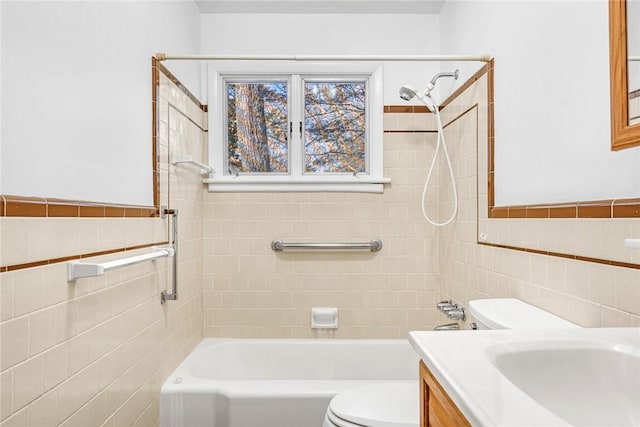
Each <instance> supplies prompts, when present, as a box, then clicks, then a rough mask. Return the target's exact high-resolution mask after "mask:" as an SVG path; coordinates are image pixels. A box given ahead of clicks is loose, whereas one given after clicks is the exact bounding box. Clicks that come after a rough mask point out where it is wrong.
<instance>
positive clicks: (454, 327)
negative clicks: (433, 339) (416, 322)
mask: <svg viewBox="0 0 640 427" xmlns="http://www.w3.org/2000/svg"><path fill="white" fill-rule="evenodd" d="M433 330H434V331H459V330H460V325H458V324H457V323H445V324H444V325H438V326H436V327H435V328H433Z"/></svg>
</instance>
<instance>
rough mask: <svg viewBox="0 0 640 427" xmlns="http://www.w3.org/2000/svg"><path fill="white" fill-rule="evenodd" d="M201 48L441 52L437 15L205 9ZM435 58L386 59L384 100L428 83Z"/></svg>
mask: <svg viewBox="0 0 640 427" xmlns="http://www.w3.org/2000/svg"><path fill="white" fill-rule="evenodd" d="M201 22H202V44H201V45H202V52H203V53H212V54H247V55H259V54H263V55H268V54H281V55H294V54H308V55H312V54H318V55H350V54H352V55H367V54H371V55H373V54H378V55H385V54H388V55H392V54H398V55H401V54H437V53H438V49H439V48H438V45H439V44H438V37H439V36H438V34H439V30H438V27H439V25H438V16H437V15H426V14H424V15H401V14H400V15H387V14H361V15H348V14H344V15H341V14H326V15H325V14H315V15H305V14H203V15H202V21H201ZM439 69H440V66H439V65H438V64H437V63H386V64H385V68H384V72H385V100H384V102H385V104H387V105H388V104H393V105H398V104H400V105H402V104H404V103H405V101H402V100H401V99H400V98H399V97H398V89H399V87H400V86H401V85H403V84H406V83H410V84H412V85H414V86H416V87H420V88H422V87H425V86H426V84H427V83H428V81H429V80H431V77H432V76H433V74H435V73H436V72H438V70H439Z"/></svg>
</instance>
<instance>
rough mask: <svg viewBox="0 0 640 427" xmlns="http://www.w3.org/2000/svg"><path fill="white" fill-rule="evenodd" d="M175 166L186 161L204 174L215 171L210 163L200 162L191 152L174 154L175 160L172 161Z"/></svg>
mask: <svg viewBox="0 0 640 427" xmlns="http://www.w3.org/2000/svg"><path fill="white" fill-rule="evenodd" d="M171 163H172V164H173V165H174V166H175V165H179V164H181V163H186V164H189V165H192V166H196V167H197V168H199V169H200V173H201V174H202V175H207V174H210V173H213V168H212V167H211V166H209V165H205V164H204V163H200V162H199V161H197V160H193V156H192V155H191V154H174V155H173V161H172V162H171Z"/></svg>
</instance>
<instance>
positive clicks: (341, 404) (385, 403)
mask: <svg viewBox="0 0 640 427" xmlns="http://www.w3.org/2000/svg"><path fill="white" fill-rule="evenodd" d="M469 313H470V314H471V316H472V317H473V318H474V319H475V322H474V323H475V324H476V327H477V329H480V330H482V329H572V328H579V326H578V325H575V324H573V323H571V322H569V321H567V320H564V319H562V318H560V317H558V316H555V315H553V314H551V313H548V312H546V311H544V310H541V309H539V308H537V307H534V306H532V305H529V304H527V303H525V302H523V301H520V300H518V299H515V298H491V299H480V300H474V301H469ZM443 333H455V332H443ZM416 370H417V367H416ZM418 399H419V390H418V384H417V383H415V382H395V383H392V382H389V383H380V384H373V385H366V386H362V387H357V388H353V389H351V390H347V391H345V392H342V393H340V394H338V395H336V396H335V397H334V398H333V399H331V402H329V407H328V408H327V413H326V415H325V417H324V422H323V424H322V427H418V425H419V423H420V404H419V402H418Z"/></svg>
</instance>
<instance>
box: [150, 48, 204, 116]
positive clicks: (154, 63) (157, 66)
mask: <svg viewBox="0 0 640 427" xmlns="http://www.w3.org/2000/svg"><path fill="white" fill-rule="evenodd" d="M151 64H152V65H151V66H152V67H153V68H155V69H157V70H158V71H159V72H161V73H162V74H164V75H165V76H166V77H167V78H168V79H169V80H171V81H172V82H173V84H175V85H176V86H178V88H179V89H180V90H181V91H182V92H184V94H185V95H187V96H188V97H189V99H191V100H192V101H193V102H194V103H195V104H196V105H198V106H199V107H200V109H201V110H202V111H204V112H205V113H206V112H207V110H208V108H207V106H206V105H204V104H203V103H202V102H200V100H199V99H198V98H197V97H196V96H195V95H194V94H193V93H192V92H191V91H190V90H189V89H187V87H186V86H185V85H183V84H182V82H181V81H180V80H178V78H177V77H176V76H174V75H173V73H172V72H171V71H169V70H168V69H167V67H165V66H164V65H162V62H160V61H158V60H157V59H156V58H155V57H154V56H152V57H151ZM154 99H155V98H154Z"/></svg>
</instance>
